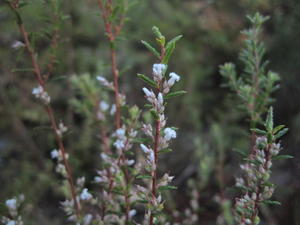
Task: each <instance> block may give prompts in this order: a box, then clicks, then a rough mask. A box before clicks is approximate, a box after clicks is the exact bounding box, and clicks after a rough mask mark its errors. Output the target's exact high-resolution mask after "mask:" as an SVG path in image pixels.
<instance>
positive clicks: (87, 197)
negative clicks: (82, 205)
mask: <svg viewBox="0 0 300 225" xmlns="http://www.w3.org/2000/svg"><path fill="white" fill-rule="evenodd" d="M80 198H81V200H90V199H92V198H93V196H92V195H91V194H90V193H89V191H88V189H87V188H84V189H83V190H82V192H81V194H80Z"/></svg>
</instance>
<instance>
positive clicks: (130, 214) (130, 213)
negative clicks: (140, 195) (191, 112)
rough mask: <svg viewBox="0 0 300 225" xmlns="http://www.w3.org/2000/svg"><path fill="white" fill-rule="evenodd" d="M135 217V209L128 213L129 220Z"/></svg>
mask: <svg viewBox="0 0 300 225" xmlns="http://www.w3.org/2000/svg"><path fill="white" fill-rule="evenodd" d="M135 215H136V210H135V209H132V210H130V211H129V217H130V218H131V217H133V216H135Z"/></svg>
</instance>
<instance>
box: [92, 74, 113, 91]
mask: <svg viewBox="0 0 300 225" xmlns="http://www.w3.org/2000/svg"><path fill="white" fill-rule="evenodd" d="M96 79H97V80H98V81H100V83H101V84H102V85H103V86H105V87H108V88H111V89H114V85H113V83H112V82H108V80H106V79H105V78H104V77H102V76H97V77H96Z"/></svg>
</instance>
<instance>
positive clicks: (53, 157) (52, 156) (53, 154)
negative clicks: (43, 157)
mask: <svg viewBox="0 0 300 225" xmlns="http://www.w3.org/2000/svg"><path fill="white" fill-rule="evenodd" d="M58 157H59V151H57V149H54V150H52V151H51V158H52V159H56V158H58Z"/></svg>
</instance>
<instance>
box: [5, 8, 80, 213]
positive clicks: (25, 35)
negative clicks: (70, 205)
mask: <svg viewBox="0 0 300 225" xmlns="http://www.w3.org/2000/svg"><path fill="white" fill-rule="evenodd" d="M10 7H11V9H12V10H13V11H14V12H15V13H17V11H16V10H17V6H16V5H14V4H10ZM18 27H19V30H20V32H21V34H22V36H23V38H24V42H25V47H26V49H27V52H28V54H29V56H30V58H31V64H32V66H33V68H34V74H35V76H36V79H37V81H38V83H39V85H40V86H41V87H43V89H44V90H45V81H44V80H43V77H42V75H41V69H40V66H39V64H38V62H37V59H36V56H35V52H34V51H33V49H32V47H31V44H30V41H29V38H28V33H27V31H26V29H25V27H24V24H23V23H20V21H18ZM45 110H46V112H47V114H48V117H49V120H50V123H51V126H52V129H53V131H54V134H55V138H56V142H57V144H58V147H59V149H60V151H61V152H62V156H63V162H64V166H65V168H66V172H67V180H68V183H69V188H70V192H71V195H72V199H73V201H74V206H75V211H76V216H77V217H79V216H80V206H79V203H78V201H77V198H76V192H75V187H74V182H73V178H72V172H71V168H70V165H69V163H68V160H67V157H66V150H65V146H64V143H63V141H62V138H61V137H60V136H59V135H58V134H57V130H58V126H57V122H56V120H55V117H54V113H53V109H52V107H51V105H50V104H48V105H46V106H45Z"/></svg>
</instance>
